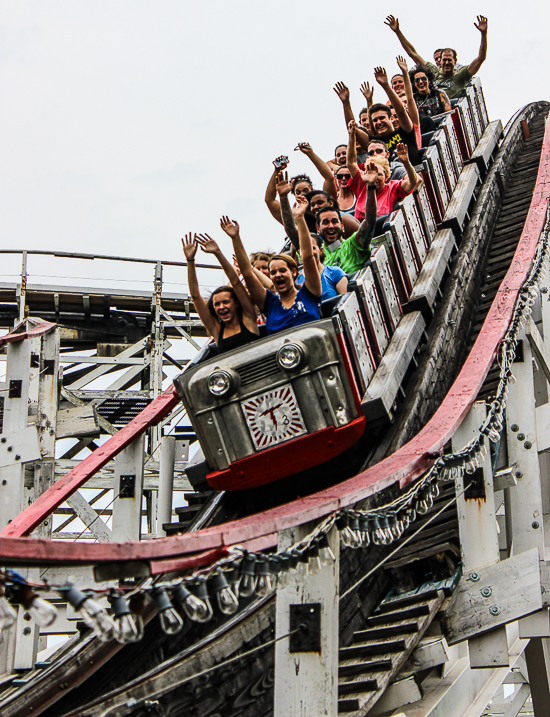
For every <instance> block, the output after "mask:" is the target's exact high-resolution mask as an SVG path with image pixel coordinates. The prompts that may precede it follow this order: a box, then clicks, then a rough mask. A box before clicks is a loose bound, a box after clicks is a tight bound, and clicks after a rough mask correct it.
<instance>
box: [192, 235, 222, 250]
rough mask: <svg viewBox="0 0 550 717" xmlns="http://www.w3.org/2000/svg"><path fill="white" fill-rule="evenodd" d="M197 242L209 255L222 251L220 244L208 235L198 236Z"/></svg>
mask: <svg viewBox="0 0 550 717" xmlns="http://www.w3.org/2000/svg"><path fill="white" fill-rule="evenodd" d="M196 241H197V244H200V247H201V249H202V250H203V251H204V252H206V253H207V254H215V253H216V252H217V251H219V250H220V247H219V246H218V243H217V242H216V241H215V240H214V239H212V237H211V236H209V235H208V234H197V236H196Z"/></svg>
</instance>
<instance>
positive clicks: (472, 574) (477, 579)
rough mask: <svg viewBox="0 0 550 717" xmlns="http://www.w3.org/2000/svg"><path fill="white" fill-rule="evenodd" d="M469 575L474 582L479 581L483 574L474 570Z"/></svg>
mask: <svg viewBox="0 0 550 717" xmlns="http://www.w3.org/2000/svg"><path fill="white" fill-rule="evenodd" d="M468 577H469V578H470V580H471V581H472V582H474V583H477V582H478V581H479V579H480V578H481V575H480V574H479V573H476V572H473V573H470V575H469V576H468Z"/></svg>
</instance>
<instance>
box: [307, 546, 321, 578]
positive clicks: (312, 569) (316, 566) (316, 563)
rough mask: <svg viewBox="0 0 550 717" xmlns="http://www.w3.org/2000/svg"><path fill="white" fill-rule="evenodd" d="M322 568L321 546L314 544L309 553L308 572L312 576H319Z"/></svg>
mask: <svg viewBox="0 0 550 717" xmlns="http://www.w3.org/2000/svg"><path fill="white" fill-rule="evenodd" d="M322 567H323V566H322V565H321V558H320V557H319V546H318V545H317V544H316V543H314V544H313V545H312V546H311V548H310V549H309V551H308V561H307V571H308V573H309V574H310V575H319V573H320V572H321V568H322Z"/></svg>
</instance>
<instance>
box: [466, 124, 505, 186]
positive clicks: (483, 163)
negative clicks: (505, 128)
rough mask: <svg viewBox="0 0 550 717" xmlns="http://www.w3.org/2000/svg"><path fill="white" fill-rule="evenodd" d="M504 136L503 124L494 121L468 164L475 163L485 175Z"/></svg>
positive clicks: (487, 128)
mask: <svg viewBox="0 0 550 717" xmlns="http://www.w3.org/2000/svg"><path fill="white" fill-rule="evenodd" d="M501 136H502V122H501V121H500V120H494V121H493V122H489V124H488V125H487V127H485V130H484V132H483V135H482V136H481V139H480V140H479V142H478V144H477V147H476V148H475V150H474V152H473V153H472V156H471V157H470V158H469V159H467V160H466V164H471V163H472V162H475V163H476V164H477V166H478V168H479V171H480V172H481V173H482V174H485V172H486V171H487V169H488V168H489V163H490V160H491V156H492V154H493V152H494V151H495V148H496V146H497V144H498V141H499V139H500V138H501Z"/></svg>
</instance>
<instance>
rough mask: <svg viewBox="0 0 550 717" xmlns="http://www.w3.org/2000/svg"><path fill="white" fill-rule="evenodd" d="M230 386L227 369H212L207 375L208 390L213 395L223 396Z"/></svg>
mask: <svg viewBox="0 0 550 717" xmlns="http://www.w3.org/2000/svg"><path fill="white" fill-rule="evenodd" d="M230 388H231V376H230V375H229V374H228V373H227V371H214V373H211V374H210V376H209V377H208V390H209V391H210V393H212V394H213V395H214V396H225V394H226V393H227V392H228V391H229V389H230Z"/></svg>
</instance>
